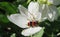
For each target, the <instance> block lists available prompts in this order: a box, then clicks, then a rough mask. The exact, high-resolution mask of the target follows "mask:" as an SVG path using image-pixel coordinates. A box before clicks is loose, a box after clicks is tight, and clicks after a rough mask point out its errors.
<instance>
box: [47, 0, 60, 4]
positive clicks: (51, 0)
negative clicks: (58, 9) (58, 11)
mask: <svg viewBox="0 0 60 37" xmlns="http://www.w3.org/2000/svg"><path fill="white" fill-rule="evenodd" d="M48 2H51V3H52V4H54V5H59V4H60V0H48Z"/></svg>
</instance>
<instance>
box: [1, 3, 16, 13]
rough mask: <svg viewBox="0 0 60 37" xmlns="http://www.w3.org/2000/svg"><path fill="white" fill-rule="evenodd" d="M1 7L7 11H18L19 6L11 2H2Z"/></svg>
mask: <svg viewBox="0 0 60 37" xmlns="http://www.w3.org/2000/svg"><path fill="white" fill-rule="evenodd" d="M0 8H1V9H3V10H5V11H6V12H7V13H16V12H17V7H16V6H15V5H13V4H11V3H9V2H0Z"/></svg>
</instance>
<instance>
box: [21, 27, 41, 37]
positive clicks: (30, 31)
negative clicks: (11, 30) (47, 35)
mask: <svg viewBox="0 0 60 37" xmlns="http://www.w3.org/2000/svg"><path fill="white" fill-rule="evenodd" d="M41 29H42V27H30V28H28V29H25V30H23V31H22V33H21V34H22V35H24V36H31V35H33V34H35V33H37V32H39V31H40V30H41Z"/></svg>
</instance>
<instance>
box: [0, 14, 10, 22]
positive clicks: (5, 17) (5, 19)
mask: <svg viewBox="0 0 60 37" xmlns="http://www.w3.org/2000/svg"><path fill="white" fill-rule="evenodd" d="M0 22H3V23H8V22H9V20H8V18H7V16H6V15H3V14H0Z"/></svg>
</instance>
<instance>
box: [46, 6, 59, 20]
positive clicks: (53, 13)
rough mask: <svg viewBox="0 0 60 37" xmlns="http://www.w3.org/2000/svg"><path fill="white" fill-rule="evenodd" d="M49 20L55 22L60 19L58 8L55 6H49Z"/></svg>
mask: <svg viewBox="0 0 60 37" xmlns="http://www.w3.org/2000/svg"><path fill="white" fill-rule="evenodd" d="M47 11H48V20H49V21H54V20H56V19H57V17H58V13H57V8H56V7H55V6H53V5H52V6H49V7H48V9H47Z"/></svg>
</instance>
